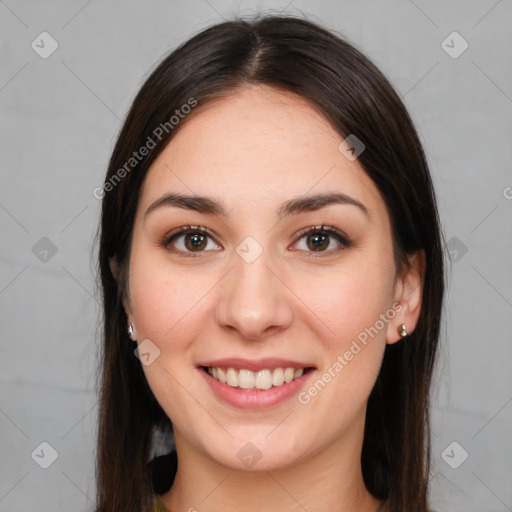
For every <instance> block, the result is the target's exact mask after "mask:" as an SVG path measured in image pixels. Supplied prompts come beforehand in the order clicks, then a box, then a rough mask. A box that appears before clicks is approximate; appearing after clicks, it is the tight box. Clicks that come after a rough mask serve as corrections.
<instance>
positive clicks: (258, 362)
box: [198, 357, 314, 372]
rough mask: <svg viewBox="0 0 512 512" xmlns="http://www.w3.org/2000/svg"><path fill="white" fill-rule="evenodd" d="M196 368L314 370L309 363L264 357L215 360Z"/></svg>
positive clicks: (202, 363)
mask: <svg viewBox="0 0 512 512" xmlns="http://www.w3.org/2000/svg"><path fill="white" fill-rule="evenodd" d="M198 366H206V367H213V368H219V367H220V368H237V369H244V370H252V371H254V372H257V371H260V370H264V369H267V368H268V369H269V370H271V369H275V368H314V365H312V364H310V363H301V362H299V361H292V360H291V359H280V358H276V357H266V358H263V359H253V360H250V359H243V358H238V357H234V358H224V359H215V360H212V361H202V362H200V363H198Z"/></svg>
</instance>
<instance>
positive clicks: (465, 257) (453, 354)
mask: <svg viewBox="0 0 512 512" xmlns="http://www.w3.org/2000/svg"><path fill="white" fill-rule="evenodd" d="M262 9H264V10H274V11H279V10H283V11H287V12H290V13H293V14H300V12H301V11H302V12H303V13H305V14H307V16H308V17H309V18H310V19H311V20H313V21H318V22H320V23H323V24H325V25H326V26H327V27H329V28H332V29H335V30H338V31H340V32H342V33H343V34H345V35H346V36H347V37H348V38H349V39H350V40H352V41H353V42H354V43H355V44H356V45H358V46H359V47H360V48H361V49H362V50H363V51H364V52H366V54H367V55H368V56H369V57H371V58H372V59H373V60H374V61H375V62H376V63H377V65H378V66H380V68H381V69H382V70H383V71H384V72H385V73H386V74H387V75H388V76H389V77H390V78H391V80H392V82H393V83H394V85H395V86H396V88H397V89H398V91H399V92H400V94H401V95H402V97H403V98H404V101H405V103H406V105H407V107H408V108H409V110H410V112H411V115H412V117H413V119H414V121H415V122H416V125H417V127H418V130H419V132H420V134H421V137H422V140H423V142H424V145H425V149H426V152H427V156H428V159H429V162H430V165H431V169H432V173H433V178H434V181H435V185H436V188H437V192H438V196H439V205H440V212H441V216H442V221H443V224H444V230H445V235H446V240H447V241H448V248H449V249H450V254H451V256H450V259H451V262H449V266H450V281H449V283H448V294H447V303H446V315H445V319H444V331H443V341H442V352H441V359H440V365H439V367H438V373H437V376H436V383H437V384H436V387H435V400H434V403H433V413H434V421H433V428H432V430H433V432H432V434H433V442H434V453H433V462H434V468H433V474H432V479H433V482H432V490H433V495H432V497H433V504H434V507H435V508H436V510H438V511H441V512H443V511H457V512H458V511H468V512H472V511H493V512H494V511H496V512H497V511H505V510H512V488H511V487H510V482H511V481H512V439H511V437H512V436H511V433H512V430H511V423H512V421H511V419H512V403H511V402H512V372H511V371H510V367H511V363H512V343H511V341H512V340H511V327H512V314H511V313H512V268H511V261H512V259H511V256H512V236H511V235H512V222H511V219H512V172H511V169H510V162H511V156H512V144H511V142H512V141H511V134H512V116H511V113H512V70H511V66H510V63H511V62H512V29H511V20H512V2H511V1H510V0H501V1H496V0H474V1H462V0H460V1H450V2H442V1H439V0H438V1H432V2H427V1H420V0H415V2H412V1H407V0H394V1H385V2H383V1H382V0H371V1H370V0H367V1H359V2H356V1H338V2H336V1H334V0H317V1H316V2H314V3H308V2H304V1H301V0H293V2H290V3H288V4H287V0H285V1H283V2H277V1H274V2H251V1H247V2H246V1H238V2H237V1H233V2H232V1H229V0H208V1H207V0H192V1H190V2H188V3H187V4H185V3H184V2H183V3H181V2H179V3H178V2H170V1H168V0H153V1H146V2H142V1H138V2H137V1H129V2H128V1H126V2H121V1H108V2H107V1H103V2H101V1H99V0H92V1H91V0H90V1H81V0H80V1H78V0H77V1H67V2H64V1H61V2H54V1H44V2H42V1H40V2H36V1H18V2H15V1H14V0H0V39H1V46H0V52H1V60H0V62H1V67H0V108H1V117H0V131H1V137H0V140H1V142H0V144H1V153H0V154H1V185H2V186H1V189H0V226H1V239H2V243H1V245H0V262H1V271H0V308H1V309H0V311H1V318H0V325H1V333H2V336H1V357H0V382H1V388H0V389H1V392H0V432H1V437H0V511H1V512H7V511H20V512H22V511H33V510H38V511H39V512H45V511H53V512H58V511H69V510H76V511H85V510H91V508H92V506H93V501H94V466H93V464H94V454H95V445H94V442H95V429H96V425H95V422H96V413H97V409H96V404H97V401H96V394H95V376H94V373H95V368H96V358H97V346H98V345H97V343H98V341H97V327H96V326H97V315H98V313H99V304H98V298H97V297H98V296H97V294H96V293H95V288H94V271H93V269H94V260H93V257H92V256H91V254H94V252H95V250H96V247H93V235H94V233H95V229H96V226H97V222H98V219H99V208H100V201H98V200H97V199H95V198H94V196H93V193H92V192H93V189H94V188H95V187H97V186H98V185H101V183H102V179H103V176H104V173H105V170H106V166H107V161H108V158H109V155H110V152H111V150H112V148H113V144H114V140H115V136H116V134H117V132H118V130H119V128H120V125H121V120H122V119H123V117H124V115H125V113H126V111H127V109H128V107H129V105H130V102H131V100H132V99H133V97H134V94H135V93H136V91H137V89H138V88H139V87H140V85H141V84H142V82H143V79H144V77H145V76H147V73H148V72H149V71H150V70H151V69H153V67H154V65H155V63H156V62H157V61H158V60H159V59H160V58H161V57H163V55H165V54H166V53H167V52H168V51H169V50H171V49H172V48H174V47H176V46H177V45H178V44H179V43H181V42H182V41H184V40H186V39H187V38H189V37H190V36H192V35H193V34H195V33H197V32H198V31H199V30H200V29H202V28H204V27H206V26H207V25H210V24H211V23H214V22H217V21H219V20H221V18H222V17H230V16H231V15H232V14H234V13H237V12H238V13H241V14H251V13H253V12H255V11H257V10H262ZM43 31H47V32H48V33H50V34H51V36H52V37H53V38H54V39H55V40H56V41H57V43H58V48H57V50H56V51H55V52H54V53H53V54H52V55H51V56H49V57H48V58H46V59H43V58H42V57H41V56H40V55H39V53H37V52H36V51H35V50H34V49H33V48H32V47H31V43H32V42H33V41H35V42H34V45H35V44H38V45H39V47H36V48H37V50H38V51H39V52H40V53H41V52H43V51H48V50H49V49H51V46H50V40H49V39H48V38H47V36H42V37H39V35H40V34H41V33H42V32H43ZM453 31H457V32H458V33H459V34H460V35H461V36H462V37H463V38H464V40H465V41H467V43H468V44H469V47H468V48H467V50H466V51H465V52H463V53H462V54H461V55H460V56H458V57H457V58H453V55H454V52H457V53H458V52H459V51H460V50H461V49H463V46H462V45H463V41H462V40H460V39H457V37H456V36H455V39H454V37H453V36H451V37H450V38H448V40H447V41H446V43H444V45H443V44H442V42H443V41H444V40H445V39H446V38H447V36H449V35H450V34H451V33H452V32H453ZM42 38H43V39H44V41H43V43H42V42H41V39H42ZM43 45H44V49H43V48H42V46H43ZM450 47H451V48H450ZM447 51H448V52H451V53H452V56H450V55H449V54H448V53H447ZM44 237H46V238H47V239H49V240H50V241H51V244H53V245H51V244H50V243H49V242H48V240H46V239H43V238H44ZM41 239H43V240H42V241H41ZM52 248H53V251H52ZM45 250H46V251H48V252H44V251H45ZM55 250H56V251H57V252H56V253H55V254H53V253H54V252H55ZM466 251H467V252H466ZM42 442H47V443H49V444H50V445H51V447H53V449H54V450H55V451H56V452H57V454H58V457H57V459H56V460H55V461H54V462H53V463H52V464H51V465H50V466H49V467H48V468H47V469H43V468H42V467H40V464H43V465H44V464H45V463H46V464H48V463H50V462H52V458H51V456H52V452H51V449H50V448H49V447H47V446H45V445H43V446H42V447H41V446H40V443H42ZM453 442H456V443H457V444H456V445H451V446H450V444H451V443H453ZM447 447H448V450H446V451H445V449H446V448H447ZM41 450H42V451H41ZM463 450H465V451H466V452H467V453H468V454H469V456H468V458H467V459H466V460H465V461H464V462H462V460H463V458H464V453H465V452H464V451H463ZM31 454H33V455H31ZM443 454H444V455H443ZM461 462H462V463H461ZM450 464H451V465H452V466H457V465H459V464H460V465H459V467H458V468H457V469H453V468H452V467H451V466H450Z"/></svg>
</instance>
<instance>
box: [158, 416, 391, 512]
mask: <svg viewBox="0 0 512 512" xmlns="http://www.w3.org/2000/svg"><path fill="white" fill-rule="evenodd" d="M360 427H361V425H357V426H356V425H354V428H355V430H356V431H359V432H361V431H362V429H361V428H360ZM174 434H175V441H176V451H177V455H178V470H177V473H176V477H175V479H174V483H173V486H172V488H171V489H170V490H169V491H168V492H167V493H166V494H164V495H162V496H160V500H161V501H162V503H163V504H164V505H165V506H166V507H167V508H168V509H169V511H171V512H175V511H180V510H187V511H189V510H190V511H194V510H207V511H208V512H220V511H222V512H230V511H238V510H244V512H261V510H265V511H268V512H277V511H279V512H292V511H293V512H297V511H303V510H308V511H310V512H313V511H320V510H330V511H336V512H377V511H378V510H380V506H381V505H383V503H382V502H381V501H380V500H378V499H376V498H375V497H374V496H372V495H371V494H370V493H369V492H368V490H367V489H366V487H365V485H364V480H363V475H362V471H361V464H360V456H361V448H362V438H360V439H359V440H358V441H359V442H354V437H353V436H349V435H347V436H345V437H344V439H339V440H338V441H337V442H336V443H335V444H334V445H329V446H328V447H327V448H326V449H325V450H323V451H320V452H317V453H315V454H313V455H310V456H308V457H304V458H303V459H301V460H300V462H295V463H294V464H293V465H291V466H289V467H285V468H283V467H280V468H277V469H275V470H273V469H271V470H268V471H265V470H260V471H255V470H250V471H239V470H236V469H232V468H228V467H225V466H223V465H220V464H218V463H217V462H216V461H214V460H213V459H212V458H211V457H208V456H207V454H205V453H204V451H199V450H197V449H196V448H195V447H194V446H192V445H191V444H189V443H188V441H187V439H186V437H185V436H183V435H182V434H181V432H180V431H179V430H177V429H176V428H175V430H174ZM348 441H350V442H348ZM255 491H257V492H255Z"/></svg>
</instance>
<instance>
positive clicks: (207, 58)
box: [97, 16, 444, 512]
mask: <svg viewBox="0 0 512 512" xmlns="http://www.w3.org/2000/svg"><path fill="white" fill-rule="evenodd" d="M101 195H102V196H103V205H102V208H103V210H102V219H101V226H100V228H101V233H100V251H99V265H100V277H101V287H102V292H103V300H104V312H103V313H104V318H103V324H104V332H103V341H104V343H103V353H102V369H101V404H100V417H99V432H98V453H97V489H98V491H97V492H98V508H97V510H98V512H107V511H108V512H112V511H123V512H125V511H127V510H130V511H131V510H143V511H148V510H169V511H173V512H175V511H178V510H208V511H217V510H224V511H229V510H244V511H253V510H254V511H256V510H258V511H260V510H267V511H272V510H280V511H282V510H308V511H310V512H313V511H317V510H329V511H340V512H348V511H355V510H358V511H364V512H375V511H377V510H386V511H393V512H406V511H407V512H410V511H411V510H414V511H416V512H424V511H426V510H427V509H428V503H427V492H428V478H429V467H430V466H429V460H430V438H429V389H430V381H431V375H432V372H433V367H434V364H435V359H436V353H437V352H436V351H437V344H438V337H439V325H440V316H441V310H442V300H443V289H444V284H443V283H444V277H443V273H444V270H443V255H442V243H441V235H440V227H439V220H438V213H437V207H436V201H435V195H434V191H433V188H432V182H431V178H430V174H429V170H428V166H427V163H426V159H425V156H424V153H423V150H422V147H421V144H420V142H419V139H418V136H417V133H416V131H415V129H414V127H413V124H412V122H411V119H410V118H409V116H408V114H407V111H406V109H405V107H404V105H403V104H402V102H401V100H400V99H399V97H398V96H397V94H396V93H395V91H394V90H393V88H392V87H391V85H390V84H389V83H388V81H387V80H386V78H385V77H384V76H383V75H382V73H381V72H380V71H379V70H378V69H377V68H376V67H375V66H374V65H373V64H372V63H371V62H370V61H369V60H368V59H367V58H366V57H364V56H363V55H362V54H361V53H360V52H359V51H358V50H357V49H355V48H354V47H353V46H352V45H350V44H349V43H348V42H346V41H345V40H344V39H342V38H340V37H339V36H337V35H335V34H333V33H331V32H329V31H327V30H325V29H324V28H322V27H320V26H318V25H316V24H313V23H311V22H309V21H306V20H302V19H296V18H292V17H284V16H273V17H259V18H256V19H253V20H250V21H248V20H239V19H237V20H234V21H228V22H224V23H221V24H218V25H215V26H213V27H210V28H208V29H206V30H204V31H202V32H201V33H200V34H198V35H196V36H195V37H193V38H192V39H190V40H189V41H187V42H186V43H184V44H183V45H182V46H181V47H179V48H178V49H177V50H175V51H174V52H172V53H171V54H170V55H169V56H168V57H167V58H165V59H164V60H163V61H162V62H161V64H160V65H159V66H158V67H157V68H156V70H155V71H154V72H153V73H152V74H151V76H150V77H149V78H148V79H147V80H146V82H145V83H144V85H143V86H142V88H141V90H140V92H139V93H138V95H137V97H136V98H135V100H134V102H133V105H132V107H131V109H130V112H129V114H128V116H127V118H126V120H125V123H124V126H123V128H122V130H121V132H120V134H119V137H118V140H117V144H116V146H115V148H114V151H113V154H112V157H111V161H110V165H109V169H108V172H107V176H106V178H105V185H104V187H103V189H102V190H101ZM130 340H131V341H130ZM174 448H175V449H174ZM165 454H167V455H165Z"/></svg>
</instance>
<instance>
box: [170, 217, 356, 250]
mask: <svg viewBox="0 0 512 512" xmlns="http://www.w3.org/2000/svg"><path fill="white" fill-rule="evenodd" d="M197 233H200V234H202V235H206V236H209V237H210V238H211V239H212V240H213V241H214V242H215V243H216V244H218V245H220V244H219V243H218V242H217V240H216V238H215V236H214V235H213V233H211V232H210V231H209V230H208V229H206V228H204V227H202V226H191V225H190V224H187V225H186V226H182V227H180V228H178V229H175V230H174V231H172V232H171V233H169V234H167V235H166V236H165V237H164V238H163V240H162V241H161V246H162V247H163V248H164V249H167V250H168V251H170V252H173V253H176V254H180V255H182V256H185V257H187V258H188V257H192V258H197V257H198V256H200V255H201V253H203V252H207V251H197V253H196V254H194V253H193V252H190V251H182V250H180V249H175V248H172V247H171V242H173V241H174V240H175V239H176V238H179V237H180V236H182V235H187V234H197ZM317 233H324V234H327V235H329V236H331V237H333V238H335V239H336V240H337V241H338V242H339V243H340V244H341V246H342V247H341V248H339V249H334V250H332V249H331V250H327V251H306V253H307V256H308V257H310V258H321V257H323V256H324V255H326V254H327V255H331V254H332V253H334V252H338V251H342V250H344V249H347V248H349V247H352V245H353V244H352V242H351V241H350V240H349V238H348V237H347V236H346V235H344V234H343V233H341V232H340V231H338V230H337V229H336V228H335V227H334V226H326V225H324V224H322V225H321V226H311V227H309V228H306V229H303V230H302V231H300V232H299V234H298V237H297V241H298V240H301V239H302V238H304V237H305V236H306V235H310V234H317Z"/></svg>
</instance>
